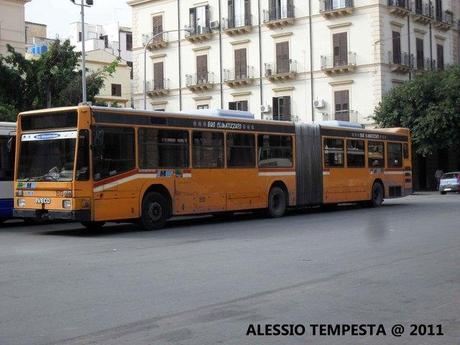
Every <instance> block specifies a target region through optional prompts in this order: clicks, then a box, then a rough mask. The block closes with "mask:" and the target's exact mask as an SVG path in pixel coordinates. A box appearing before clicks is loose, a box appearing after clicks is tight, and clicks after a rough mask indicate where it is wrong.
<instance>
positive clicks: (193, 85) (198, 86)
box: [185, 72, 214, 91]
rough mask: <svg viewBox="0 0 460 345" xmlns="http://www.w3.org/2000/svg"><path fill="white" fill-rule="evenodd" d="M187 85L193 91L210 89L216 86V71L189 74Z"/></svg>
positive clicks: (186, 77) (186, 78)
mask: <svg viewBox="0 0 460 345" xmlns="http://www.w3.org/2000/svg"><path fill="white" fill-rule="evenodd" d="M185 85H186V86H187V87H188V88H189V89H190V90H192V91H204V90H209V89H211V88H212V87H213V86H214V72H206V73H195V74H187V75H186V76H185Z"/></svg>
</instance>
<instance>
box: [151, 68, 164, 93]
mask: <svg viewBox="0 0 460 345" xmlns="http://www.w3.org/2000/svg"><path fill="white" fill-rule="evenodd" d="M163 73H164V68H163V62H156V63H154V64H153V87H154V89H155V90H161V89H164V78H163Z"/></svg>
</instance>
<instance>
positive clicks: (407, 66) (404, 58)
mask: <svg viewBox="0 0 460 345" xmlns="http://www.w3.org/2000/svg"><path fill="white" fill-rule="evenodd" d="M388 61H389V62H390V69H391V71H392V72H394V73H402V74H405V73H409V72H410V70H411V66H413V64H414V56H413V55H409V54H408V53H404V52H401V53H395V52H391V51H390V52H388Z"/></svg>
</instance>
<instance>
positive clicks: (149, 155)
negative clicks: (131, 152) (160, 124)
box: [138, 128, 189, 169]
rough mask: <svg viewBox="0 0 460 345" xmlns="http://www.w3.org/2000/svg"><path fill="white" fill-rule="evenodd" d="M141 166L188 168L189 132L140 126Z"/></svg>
mask: <svg viewBox="0 0 460 345" xmlns="http://www.w3.org/2000/svg"><path fill="white" fill-rule="evenodd" d="M138 141H139V168H141V169H158V168H188V167H189V146H188V132H187V131H176V130H168V129H157V128H139V133H138Z"/></svg>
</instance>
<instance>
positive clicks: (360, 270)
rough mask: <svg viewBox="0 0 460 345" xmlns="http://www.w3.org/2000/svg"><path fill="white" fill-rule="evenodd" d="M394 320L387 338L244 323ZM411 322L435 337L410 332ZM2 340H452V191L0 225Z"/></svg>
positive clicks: (455, 320)
mask: <svg viewBox="0 0 460 345" xmlns="http://www.w3.org/2000/svg"><path fill="white" fill-rule="evenodd" d="M276 323H292V324H304V325H307V326H308V325H310V324H314V323H325V324H337V323H340V324H351V323H365V324H369V323H371V324H384V326H385V328H386V330H387V332H389V330H390V329H391V326H392V325H394V324H396V323H401V324H403V325H404V326H406V333H405V334H404V335H403V336H402V337H400V338H395V337H393V336H391V335H387V336H379V337H372V336H354V337H352V336H342V337H341V336H313V335H312V334H311V333H312V331H311V329H309V328H307V331H306V333H305V334H304V335H303V336H290V337H279V336H278V337H277V336H246V332H247V330H248V327H249V325H250V324H261V325H266V324H276ZM411 323H418V324H421V323H424V324H436V325H437V324H441V325H442V330H443V333H444V336H438V337H436V336H424V337H422V336H419V337H417V336H409V335H408V332H409V331H410V329H409V325H410V324H411ZM0 344H1V345H9V344H12V345H21V344H27V345H29V344H63V345H70V344H72V345H75V344H82V345H83V344H84V345H87V344H104V345H108V344H110V345H112V344H122V345H124V344H126V345H128V344H129V345H137V344H142V345H143V344H149V345H153V344H154V345H157V344H158V345H166V344H167V345H169V344H184V345H189V344H196V345H207V344H209V345H216V344H232V345H233V344H251V345H259V344H261V345H262V344H263V345H267V344H328V345H329V344H341V345H343V344H366V345H373V344H417V345H423V344H427V345H428V344H460V195H447V196H439V195H436V194H428V195H427V194H425V195H415V196H412V197H409V198H405V199H401V200H395V201H387V202H385V205H384V206H383V207H381V208H379V209H366V208H356V207H351V208H350V207H346V208H343V209H341V210H338V211H333V212H322V211H318V210H316V211H312V210H310V211H304V212H294V213H291V214H290V215H289V216H287V217H284V218H281V219H265V218H262V217H260V216H254V215H244V216H238V217H235V218H233V220H231V221H216V220H215V219H212V218H204V219H203V218H202V219H193V220H176V221H173V222H171V223H170V224H169V225H168V227H167V228H166V229H164V230H161V231H156V232H143V231H139V230H137V229H136V228H135V227H133V226H131V225H111V226H106V227H105V228H104V229H103V231H100V232H97V233H88V232H86V231H85V230H83V229H82V228H81V227H80V226H79V225H78V224H51V225H50V224H46V225H36V226H28V227H26V226H23V224H22V223H17V224H9V225H7V226H4V227H3V228H0Z"/></svg>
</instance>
